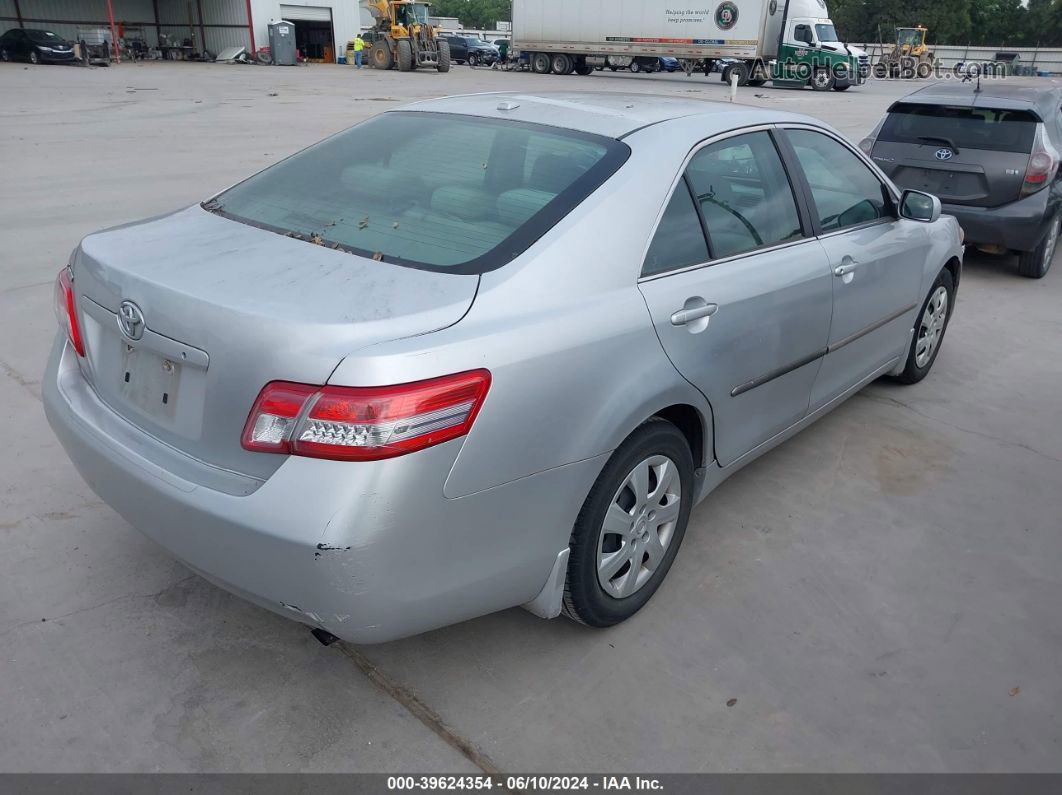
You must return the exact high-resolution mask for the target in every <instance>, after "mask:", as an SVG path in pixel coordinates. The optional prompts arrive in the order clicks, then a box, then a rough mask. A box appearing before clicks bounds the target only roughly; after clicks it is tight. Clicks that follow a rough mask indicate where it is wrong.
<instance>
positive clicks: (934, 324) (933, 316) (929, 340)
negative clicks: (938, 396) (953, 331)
mask: <svg viewBox="0 0 1062 795" xmlns="http://www.w3.org/2000/svg"><path fill="white" fill-rule="evenodd" d="M954 309H955V279H954V277H952V275H951V271H949V270H948V269H947V268H945V269H944V270H942V271H941V272H940V275H939V276H937V279H936V281H934V282H933V286H932V287H930V288H929V294H928V295H927V296H926V300H925V301H923V302H922V307H921V308H920V309H919V310H918V316H917V319H916V321H915V333H914V338H913V339H912V340H911V347H910V350H908V352H907V362H906V364H905V365H904V368H903V372H902V373H900V374H899V375H897V376H895V377H894V378H893V380H894V381H896V382H897V383H900V384H917V383H918V382H919V381H921V380H922V379H923V378H925V377H926V376H927V375H929V371H930V370H932V369H933V362H935V361H936V360H937V354H938V353H940V346H941V345H943V344H944V333H945V332H946V331H947V330H948V321H949V320H950V319H951V313H952V311H953V310H954Z"/></svg>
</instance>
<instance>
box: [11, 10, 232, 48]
mask: <svg viewBox="0 0 1062 795" xmlns="http://www.w3.org/2000/svg"><path fill="white" fill-rule="evenodd" d="M111 3H112V7H113V8H114V20H115V22H116V23H119V22H124V23H125V24H126V26H128V27H133V26H138V27H140V28H142V30H143V34H144V39H145V40H146V41H147V42H148V44H149V45H151V46H152V47H154V46H157V45H158V32H159V31H161V32H162V33H165V34H167V35H168V36H170V37H171V38H172V39H175V40H178V41H183V40H184V39H187V38H189V37H190V30H189V19H191V23H192V29H193V30H194V31H195V40H196V42H197V43H199V38H200V18H199V7H200V5H201V6H202V9H203V18H202V20H201V21H202V23H203V26H202V33H203V35H204V38H205V39H206V42H205V46H206V49H207V50H209V51H210V52H212V53H215V54H217V53H219V52H221V51H222V50H224V49H225V48H226V47H233V46H242V47H246V46H249V45H250V36H249V35H248V33H247V4H246V2H245V0H198V2H197V0H158V9H159V17H158V21H159V26H158V27H157V28H156V24H155V10H154V6H153V3H152V0H111ZM19 5H20V6H21V9H22V19H23V25H24V27H39V28H47V29H48V30H51V31H53V32H55V33H56V34H58V35H59V36H62V37H63V38H66V39H70V40H74V39H76V38H77V29H78V27H79V26H80V27H91V26H99V27H107V25H108V22H107V3H106V2H105V0H19ZM189 9H190V11H191V14H190V15H189ZM15 20H16V14H15V3H14V0H0V30H6V29H7V28H9V27H16V26H17V25H18V23H17V22H16V21H15Z"/></svg>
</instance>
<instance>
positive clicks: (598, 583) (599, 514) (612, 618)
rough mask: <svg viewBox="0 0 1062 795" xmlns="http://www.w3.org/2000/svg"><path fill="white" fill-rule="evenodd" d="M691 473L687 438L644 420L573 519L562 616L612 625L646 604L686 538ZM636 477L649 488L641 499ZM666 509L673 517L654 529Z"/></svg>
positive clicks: (666, 425)
mask: <svg viewBox="0 0 1062 795" xmlns="http://www.w3.org/2000/svg"><path fill="white" fill-rule="evenodd" d="M693 472H694V462H693V455H692V454H691V452H690V447H689V444H688V443H687V441H686V437H685V436H683V435H682V432H681V431H679V429H678V428H676V427H675V426H674V425H672V424H671V423H670V422H667V421H666V420H663V419H659V418H653V419H651V420H649V421H648V422H645V423H643V424H642V425H641V426H640V427H639V428H638V429H637V430H635V431H634V433H632V434H631V435H630V436H628V437H627V439H626V440H625V441H624V442H623V444H621V445H620V446H619V448H617V449H616V451H615V452H614V453H613V454H612V456H611V457H610V458H609V460H608V463H606V464H605V467H604V469H603V470H602V471H601V474H600V475H598V478H597V480H596V481H595V483H594V485H593V487H592V488H591V489H590V494H589V495H587V498H586V502H584V503H583V507H582V510H580V511H579V516H578V518H577V519H576V521H575V527H574V528H573V531H572V536H571V541H570V549H571V553H570V557H569V559H568V573H567V579H566V580H565V584H564V602H563V611H564V614H565V615H567V616H568V617H569V618H572V619H574V620H575V621H578V622H580V623H582V624H586V625H588V626H592V627H609V626H612V625H613V624H618V623H619V622H621V621H624V620H626V619H628V618H630V617H631V616H632V615H634V614H635V613H637V612H638V611H639V610H640V609H641V608H642V607H644V606H645V604H646V602H648V601H649V599H650V598H651V597H652V596H653V594H654V593H655V592H656V590H657V588H659V587H660V583H661V582H663V580H664V578H665V577H666V576H667V573H668V570H669V569H670V568H671V564H672V563H673V562H674V560H675V556H676V555H677V554H678V550H679V546H681V544H682V538H683V536H684V535H685V533H686V524H687V522H688V521H689V515H690V510H691V508H692V507H693V489H694V475H693ZM636 473H639V474H640V476H641V480H642V482H644V484H645V487H644V488H642V489H641V492H642V498H641V499H640V500H639V498H638V497H637V495H636V494H635V490H634V489H633V488H632V483H637V482H639V478H638V477H636ZM659 492H662V494H659ZM665 511H666V513H664V515H665V516H666V517H668V518H667V519H666V520H665V521H664V522H663V523H660V524H656V523H658V522H660V520H661V519H662V518H663V517H662V516H661V513H662V512H665ZM624 514H626V515H624ZM628 517H629V518H628ZM650 517H652V518H650ZM672 517H673V518H672ZM606 522H607V524H606ZM610 530H617V531H619V532H616V533H613V532H609V531H610ZM654 542H655V543H654ZM634 561H637V563H636V564H635V563H634ZM635 566H637V568H635ZM599 572H602V573H601V574H600V575H599ZM603 583H607V586H608V590H606V588H605V586H604V585H603Z"/></svg>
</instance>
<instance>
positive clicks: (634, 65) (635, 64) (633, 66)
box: [627, 60, 642, 74]
mask: <svg viewBox="0 0 1062 795" xmlns="http://www.w3.org/2000/svg"><path fill="white" fill-rule="evenodd" d="M627 68H628V69H630V70H631V71H632V72H634V73H635V74H638V72H640V71H642V65H641V64H640V63H638V61H636V60H635V61H631V65H630V66H628V67H627Z"/></svg>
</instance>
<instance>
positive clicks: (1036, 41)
mask: <svg viewBox="0 0 1062 795" xmlns="http://www.w3.org/2000/svg"><path fill="white" fill-rule="evenodd" d="M826 3H827V5H828V6H829V9H830V17H831V18H832V19H833V21H834V24H835V25H836V26H837V32H838V33H839V34H840V35H841V38H842V39H844V40H845V41H851V42H876V41H878V36H879V31H880V36H881V40H882V41H884V42H885V43H888V42H890V41H891V42H895V40H896V28H897V27H914V26H915V25H924V26H925V27H926V28H928V29H929V33H928V34H926V41H927V42H928V43H930V44H952V45H964V44H971V45H992V46H1000V47H1002V46H1009V47H1062V0H1028V5H1027V6H1026V5H1023V4H1022V2H1021V0H826Z"/></svg>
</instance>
